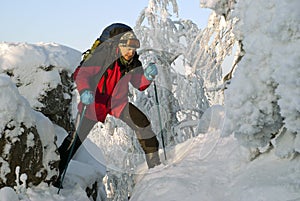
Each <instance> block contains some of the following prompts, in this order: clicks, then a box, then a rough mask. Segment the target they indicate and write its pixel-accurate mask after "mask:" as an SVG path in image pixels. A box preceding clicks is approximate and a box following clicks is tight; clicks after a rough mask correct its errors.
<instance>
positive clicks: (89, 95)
mask: <svg viewBox="0 0 300 201" xmlns="http://www.w3.org/2000/svg"><path fill="white" fill-rule="evenodd" d="M80 100H81V102H82V103H83V104H85V105H89V104H91V103H93V102H94V95H93V92H92V91H90V90H85V91H84V92H83V93H82V94H81V95H80Z"/></svg>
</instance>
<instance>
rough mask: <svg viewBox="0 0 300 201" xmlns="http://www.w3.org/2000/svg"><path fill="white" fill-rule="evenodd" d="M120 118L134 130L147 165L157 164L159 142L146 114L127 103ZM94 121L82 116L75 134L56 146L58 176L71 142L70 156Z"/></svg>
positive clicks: (66, 160) (63, 168)
mask: <svg viewBox="0 0 300 201" xmlns="http://www.w3.org/2000/svg"><path fill="white" fill-rule="evenodd" d="M120 119H121V120H122V121H124V122H125V123H126V124H127V125H128V126H129V127H130V128H132V129H133V130H134V131H135V134H136V137H137V139H138V141H139V143H140V145H141V147H142V149H143V150H144V152H145V156H146V161H147V165H148V167H149V168H152V167H154V166H156V165H159V164H160V159H159V155H158V149H159V143H158V140H157V138H156V135H155V133H154V132H153V131H152V129H151V124H150V121H149V120H148V119H147V117H146V115H145V114H144V113H143V112H142V111H140V110H139V109H138V108H137V107H136V106H134V105H133V104H131V103H128V104H127V105H126V107H125V108H124V109H123V111H122V113H121V116H120ZM96 123H97V122H96V121H93V120H90V119H87V118H85V117H83V120H82V123H81V126H80V128H79V130H78V131H77V135H74V134H73V135H69V136H67V137H66V138H65V139H64V141H63V143H62V144H61V146H60V147H59V148H58V152H59V154H60V163H59V178H60V176H61V175H62V173H63V171H64V170H65V168H66V166H67V163H68V158H69V156H70V152H71V147H72V144H73V143H75V145H74V148H73V151H72V154H71V158H73V156H74V154H75V153H76V151H77V150H78V148H79V147H80V145H81V144H82V142H83V141H84V140H85V139H86V138H87V136H88V134H89V132H90V131H91V130H92V128H93V127H94V125H95V124H96Z"/></svg>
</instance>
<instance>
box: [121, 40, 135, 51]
mask: <svg viewBox="0 0 300 201" xmlns="http://www.w3.org/2000/svg"><path fill="white" fill-rule="evenodd" d="M119 44H120V45H121V46H123V47H132V48H136V49H137V48H139V47H140V41H139V40H138V39H128V40H120V42H119Z"/></svg>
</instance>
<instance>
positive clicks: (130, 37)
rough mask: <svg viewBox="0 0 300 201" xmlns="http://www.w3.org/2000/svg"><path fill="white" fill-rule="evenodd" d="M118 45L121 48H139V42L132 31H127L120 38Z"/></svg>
mask: <svg viewBox="0 0 300 201" xmlns="http://www.w3.org/2000/svg"><path fill="white" fill-rule="evenodd" d="M119 45H120V46H123V47H132V48H139V47H140V41H139V40H138V39H137V37H136V35H135V34H134V33H133V32H132V31H128V32H126V33H125V34H124V35H123V36H122V37H121V38H120V41H119Z"/></svg>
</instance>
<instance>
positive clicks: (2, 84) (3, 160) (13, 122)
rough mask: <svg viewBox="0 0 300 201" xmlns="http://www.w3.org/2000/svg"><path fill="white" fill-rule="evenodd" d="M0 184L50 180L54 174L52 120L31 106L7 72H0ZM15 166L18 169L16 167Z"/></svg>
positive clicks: (54, 137)
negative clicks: (19, 178) (20, 177)
mask: <svg viewBox="0 0 300 201" xmlns="http://www.w3.org/2000/svg"><path fill="white" fill-rule="evenodd" d="M0 111H1V115H0V122H1V123H0V169H1V171H0V188H1V187H4V186H10V187H14V186H16V185H17V183H18V182H19V181H18V179H17V178H18V177H19V176H20V175H18V174H23V175H24V174H25V175H26V181H25V182H26V184H27V185H38V184H39V183H41V182H42V181H44V182H50V181H51V180H53V179H54V178H55V176H56V175H57V165H58V160H59V157H58V154H57V153H56V144H55V140H56V136H55V133H54V127H53V124H52V123H51V122H50V121H49V119H48V118H46V117H45V116H44V115H42V114H41V113H39V112H35V111H34V110H32V109H31V107H30V105H29V103H28V101H26V99H24V97H22V96H21V95H20V94H19V92H18V89H17V88H16V86H15V84H14V83H13V82H12V81H11V79H10V78H9V77H8V76H5V75H0ZM17 169H18V170H19V171H17Z"/></svg>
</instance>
